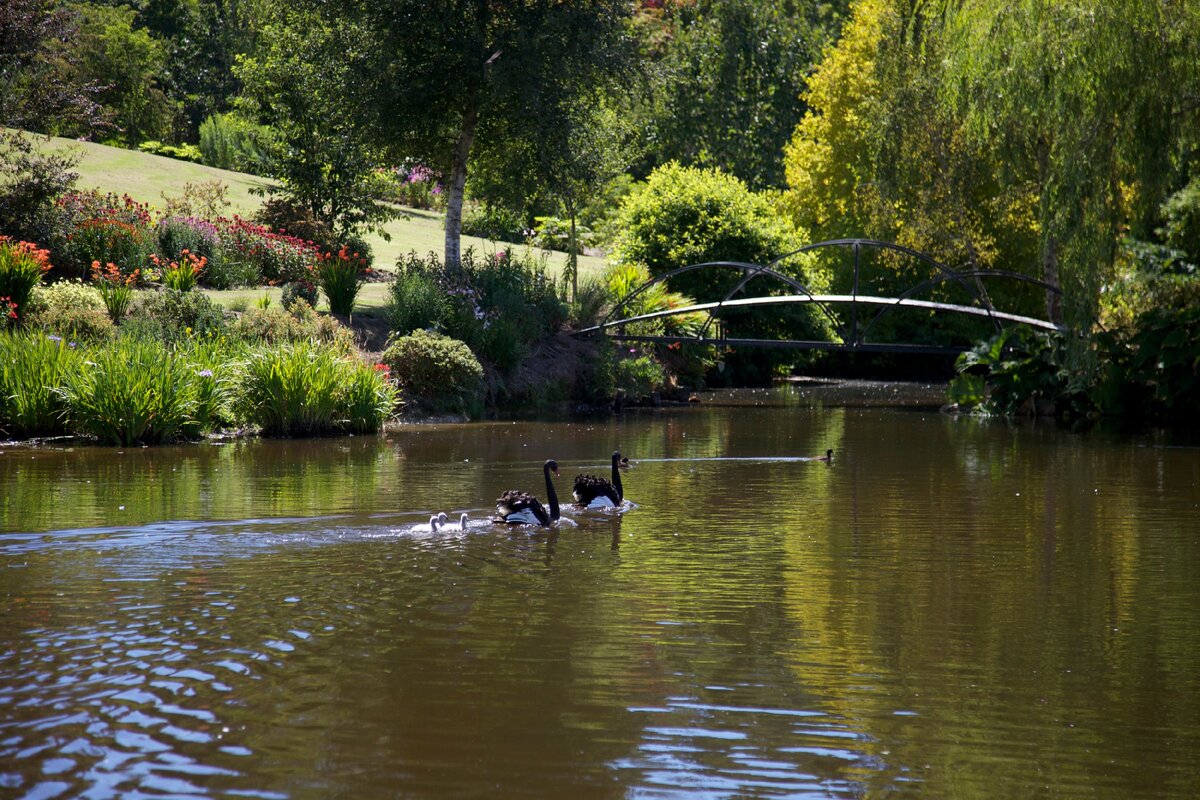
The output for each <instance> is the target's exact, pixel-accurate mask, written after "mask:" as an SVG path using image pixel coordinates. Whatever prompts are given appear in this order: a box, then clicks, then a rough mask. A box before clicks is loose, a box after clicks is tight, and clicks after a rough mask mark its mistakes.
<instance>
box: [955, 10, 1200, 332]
mask: <svg viewBox="0 0 1200 800" xmlns="http://www.w3.org/2000/svg"><path fill="white" fill-rule="evenodd" d="M943 10H944V13H945V21H946V36H945V61H944V68H945V75H944V77H943V80H942V82H941V86H942V93H943V99H944V101H945V103H946V106H947V108H949V109H951V110H952V111H953V112H954V113H955V114H957V115H961V117H962V118H963V120H964V126H965V129H966V130H967V131H968V132H969V133H970V135H971V136H972V137H973V138H974V139H975V140H976V141H980V142H986V143H988V144H989V146H992V147H994V148H995V149H996V151H997V154H998V155H999V157H1000V163H1001V164H1002V165H1003V167H1004V176H1003V179H1004V181H1005V182H1006V183H1007V184H1009V185H1021V186H1024V187H1026V190H1027V191H1028V193H1029V195H1030V196H1031V198H1033V201H1034V202H1033V206H1034V213H1035V217H1036V225H1037V229H1038V231H1039V235H1040V262H1041V271H1042V277H1043V278H1044V279H1045V280H1046V281H1048V282H1050V283H1055V284H1060V285H1061V286H1062V289H1063V300H1064V307H1063V308H1062V309H1061V317H1062V319H1064V320H1065V321H1066V322H1067V323H1068V324H1069V325H1071V327H1072V328H1074V329H1075V330H1076V331H1078V332H1079V333H1081V334H1083V335H1085V336H1086V335H1087V334H1088V333H1089V332H1090V330H1091V328H1092V326H1093V324H1094V322H1095V320H1096V318H1097V311H1098V305H1099V296H1100V290H1101V286H1102V284H1103V282H1104V279H1105V277H1106V276H1107V275H1108V274H1109V272H1111V270H1112V267H1113V265H1114V262H1115V260H1116V257H1117V252H1118V245H1119V242H1120V238H1121V236H1122V235H1123V232H1124V231H1125V230H1127V229H1128V228H1129V227H1130V226H1133V227H1134V228H1137V227H1138V226H1143V227H1144V226H1146V225H1148V224H1150V221H1151V220H1152V219H1153V211H1154V209H1155V208H1156V207H1157V206H1158V204H1160V203H1161V202H1162V200H1163V199H1164V197H1165V194H1166V192H1167V187H1168V186H1169V185H1170V184H1171V183H1172V182H1173V181H1176V180H1178V167H1179V161H1178V159H1179V158H1180V156H1181V154H1182V150H1181V147H1180V141H1181V139H1180V133H1181V126H1183V125H1186V124H1188V122H1189V118H1190V119H1191V121H1192V123H1194V115H1195V112H1196V97H1197V96H1200V95H1198V93H1197V89H1198V88H1200V82H1198V81H1197V75H1196V73H1197V67H1196V64H1197V62H1198V60H1200V14H1198V13H1197V11H1196V8H1195V4H1194V3H1191V2H1160V1H1159V0H1014V2H1009V3H993V2H988V0H960V1H959V2H951V3H947V4H946V5H945V7H944V9H943ZM1048 305H1049V308H1048V309H1047V310H1048V312H1049V313H1050V314H1051V315H1052V316H1058V315H1059V312H1060V309H1058V308H1057V307H1055V305H1054V304H1053V303H1048Z"/></svg>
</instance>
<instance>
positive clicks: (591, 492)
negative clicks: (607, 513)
mask: <svg viewBox="0 0 1200 800" xmlns="http://www.w3.org/2000/svg"><path fill="white" fill-rule="evenodd" d="M623 469H629V459H628V458H622V456H621V452H620V451H619V450H618V451H616V452H614V453H613V454H612V480H611V481H606V480H605V479H604V478H600V477H597V476H595V475H577V476H576V477H575V486H574V487H573V488H572V491H571V494H573V495H574V497H575V505H577V506H580V507H582V508H610V507H612V506H619V505H621V501H622V500H624V499H625V490H624V488H623V487H622V486H621V470H623Z"/></svg>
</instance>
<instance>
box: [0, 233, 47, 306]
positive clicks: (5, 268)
mask: <svg viewBox="0 0 1200 800" xmlns="http://www.w3.org/2000/svg"><path fill="white" fill-rule="evenodd" d="M49 269H50V254H49V253H48V252H47V251H45V250H40V249H38V247H37V245H35V244H32V243H31V242H19V241H16V240H13V239H10V238H9V237H7V236H0V297H3V298H4V299H5V300H7V301H8V302H9V303H11V304H12V310H11V311H10V312H9V316H10V317H11V318H15V319H17V320H20V319H22V318H23V317H24V315H25V313H26V306H28V305H29V300H30V298H31V297H32V296H33V290H34V288H35V287H36V286H37V285H38V284H39V283H41V282H42V276H43V275H44V274H46V272H47V271H48V270H49ZM2 321H4V322H7V320H2Z"/></svg>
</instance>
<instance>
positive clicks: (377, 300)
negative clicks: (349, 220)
mask: <svg viewBox="0 0 1200 800" xmlns="http://www.w3.org/2000/svg"><path fill="white" fill-rule="evenodd" d="M50 148H51V149H52V150H64V149H73V150H75V152H76V153H77V154H78V155H79V157H80V160H79V164H78V166H77V167H76V168H75V169H76V171H77V172H78V173H79V182H78V183H77V186H78V187H79V188H81V189H99V190H100V191H102V192H116V193H117V194H128V195H129V196H130V197H132V198H134V199H135V200H139V201H141V202H143V203H150V204H151V205H161V204H162V201H163V195H167V196H172V197H174V196H179V195H181V194H183V189H184V185H185V184H188V183H199V182H201V181H211V180H218V181H221V182H222V183H224V184H226V185H227V186H229V199H230V201H231V202H232V205H231V206H230V207H229V212H230V214H231V215H232V214H240V215H241V216H245V217H249V216H251V215H253V214H254V212H255V210H257V209H258V207H259V206H260V205H261V204H262V200H263V198H261V197H258V196H256V195H254V194H251V191H250V190H251V189H254V188H256V187H262V186H265V185H267V184H269V183H270V181H268V180H266V179H265V178H259V177H257V176H255V175H247V174H244V173H241V172H230V171H228V170H223V169H215V168H214V167H206V166H203V165H201V164H192V163H190V162H187V161H179V160H177V159H173V158H166V157H165V156H155V155H150V154H149V153H143V152H140V151H137V150H123V149H121V148H119V147H108V146H107V145H102V144H95V143H92V142H76V141H73V140H71V139H52V140H51V143H50ZM385 230H386V232H387V234H388V235H389V236H390V237H391V240H390V241H387V240H385V239H384V238H383V237H382V236H380V235H379V234H372V235H371V236H368V237H367V241H368V243H369V244H370V245H371V247H372V248H373V249H374V251H375V267H376V269H381V270H385V271H386V270H391V269H392V268H393V266H394V265H395V263H396V258H397V257H398V256H400V255H401V254H403V253H407V252H409V251H410V250H415V251H417V252H418V253H421V254H424V253H428V252H429V251H431V250H432V251H433V252H436V253H439V254H440V253H441V252H442V249H443V247H444V238H445V237H444V234H443V232H442V231H443V228H442V215H441V214H439V213H436V212H431V211H415V210H414V211H410V212H408V214H407V215H406V217H405V218H404V219H399V220H394V221H393V222H390V223H389V224H388V225H387V226H386V229H385ZM511 246H512V245H508V244H505V243H502V242H501V243H497V242H492V241H488V240H486V239H478V238H475V237H473V236H464V237H463V238H462V247H463V249H464V250H466V249H467V248H468V247H473V248H474V249H475V252H477V253H483V254H490V253H494V252H496V251H497V250H500V249H504V248H505V247H511ZM517 249H523V248H519V247H518V248H517ZM536 252H538V253H544V254H545V255H546V258H547V263H546V266H547V271H548V272H549V273H550V274H551V275H553V276H555V277H558V275H559V274H560V273H561V271H562V267H563V264H564V263H565V262H566V255H565V254H563V253H559V252H555V251H549V250H536ZM606 263H607V262H606V260H605V259H603V258H597V257H593V256H580V258H579V277H580V280H581V281H582V280H585V279H586V278H588V277H590V276H592V275H599V274H600V273H601V272H602V271H603V270H604V267H605V265H606ZM264 291H265V290H263V289H257V290H250V289H242V290H236V291H233V292H214V293H213V294H214V295H215V296H218V297H220V296H223V295H240V294H248V295H252V296H261V295H262V294H263V293H264ZM384 294H385V287H384V286H382V285H379V284H369V285H367V286H365V287H363V291H362V293H361V294H360V295H359V297H360V300H359V302H360V303H361V304H363V305H367V306H370V305H376V304H379V305H381V304H382V302H383V300H382V298H383V296H384Z"/></svg>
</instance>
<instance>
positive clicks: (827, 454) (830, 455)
mask: <svg viewBox="0 0 1200 800" xmlns="http://www.w3.org/2000/svg"><path fill="white" fill-rule="evenodd" d="M813 461H833V451H832V450H826V451H825V455H823V456H814V457H813Z"/></svg>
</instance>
